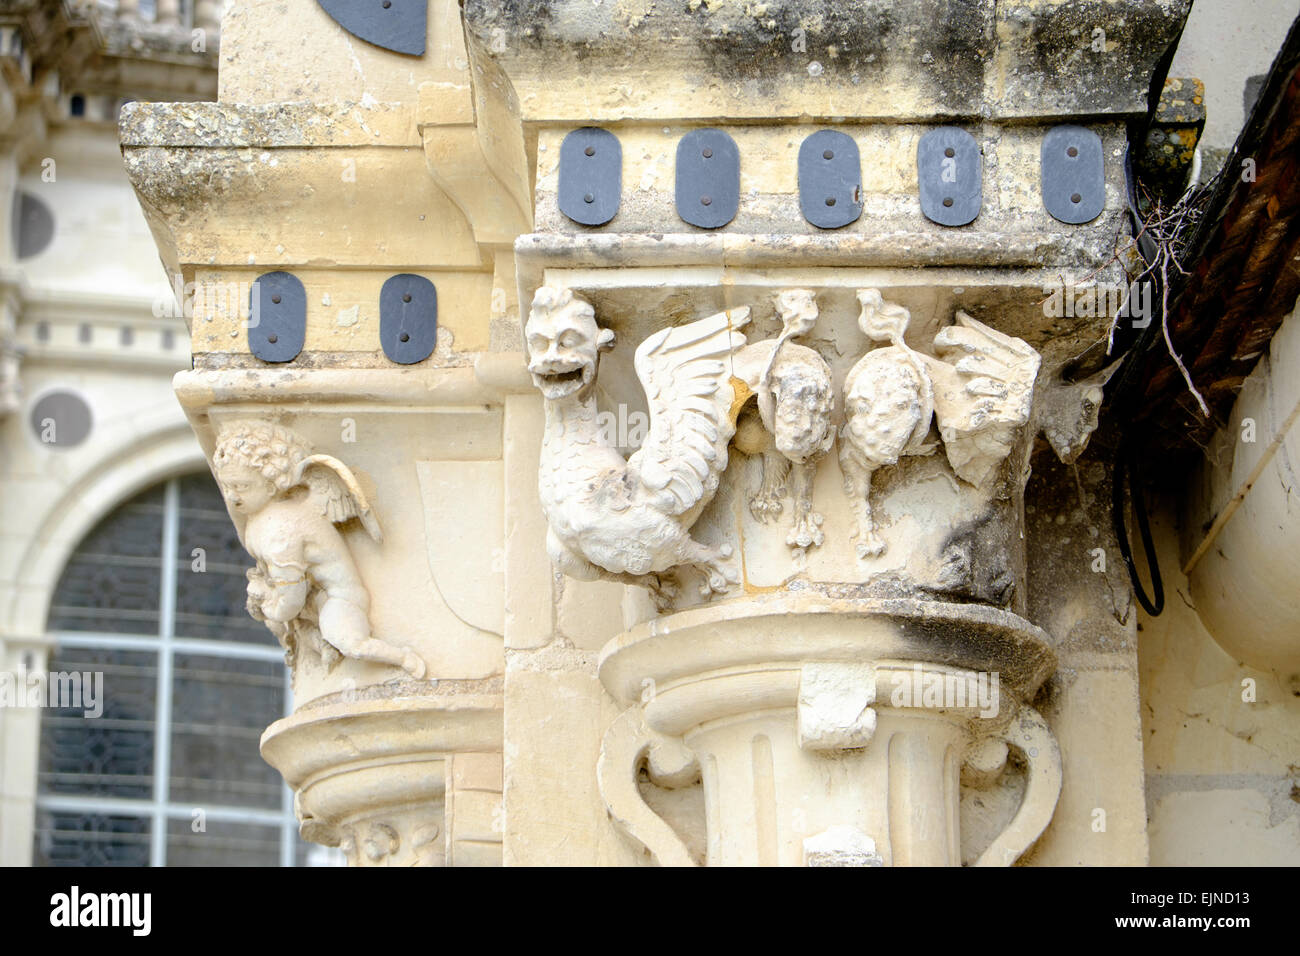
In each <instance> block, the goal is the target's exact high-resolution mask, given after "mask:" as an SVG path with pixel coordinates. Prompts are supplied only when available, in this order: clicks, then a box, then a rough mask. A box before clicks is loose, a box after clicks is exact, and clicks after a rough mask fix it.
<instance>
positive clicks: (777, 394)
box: [771, 346, 835, 461]
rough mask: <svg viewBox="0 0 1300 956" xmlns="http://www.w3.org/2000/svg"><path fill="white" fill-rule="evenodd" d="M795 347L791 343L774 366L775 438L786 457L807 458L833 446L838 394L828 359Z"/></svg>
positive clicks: (773, 420) (799, 459)
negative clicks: (836, 397) (833, 410)
mask: <svg viewBox="0 0 1300 956" xmlns="http://www.w3.org/2000/svg"><path fill="white" fill-rule="evenodd" d="M795 348H796V347H795V346H787V348H786V350H785V351H783V352H782V354H781V357H780V358H779V359H778V360H777V362H776V364H775V365H774V366H773V368H772V379H771V383H772V384H771V388H772V399H773V401H772V404H773V406H774V407H773V410H772V415H771V417H772V437H773V440H774V441H775V442H776V448H777V451H779V452H781V454H783V455H784V456H785V457H786V458H789V459H790V460H791V461H804V460H806V459H808V458H810V457H812V456H814V455H818V454H820V453H822V452H824V451H826V450H827V448H829V447H830V443H831V440H832V439H833V437H834V431H833V429H832V428H831V409H832V407H833V406H834V403H835V396H834V390H833V388H832V384H831V371H830V368H829V367H828V366H827V365H826V363H825V361H823V360H822V358H821V357H820V356H818V355H816V354H815V353H812V351H811V350H810V349H799V350H798V351H795Z"/></svg>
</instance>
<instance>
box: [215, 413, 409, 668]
mask: <svg viewBox="0 0 1300 956" xmlns="http://www.w3.org/2000/svg"><path fill="white" fill-rule="evenodd" d="M212 463H213V471H214V472H215V474H216V477H217V482H218V484H219V485H220V486H221V490H222V494H223V495H224V496H225V499H226V504H227V506H228V507H229V508H230V510H231V513H232V514H233V516H234V517H235V523H236V526H237V527H238V529H239V532H240V539H241V541H242V542H243V544H244V547H245V548H246V549H247V550H248V553H249V554H250V555H252V557H253V559H254V560H255V561H256V562H257V563H256V564H255V565H254V566H253V567H252V568H250V569H249V570H248V602H247V606H248V612H249V614H251V615H252V616H253V617H254V618H256V619H257V620H259V621H263V622H265V623H266V626H267V627H268V628H269V629H270V631H271V633H273V634H274V635H275V636H276V637H277V638H278V639H279V641H280V643H281V645H283V647H284V649H285V654H286V659H287V661H288V663H289V666H290V667H293V666H294V665H295V664H296V663H297V661H298V658H299V655H300V653H301V652H302V650H303V649H304V648H307V649H310V650H311V651H312V652H313V653H315V654H316V655H317V656H318V657H319V658H320V659H321V661H322V662H323V663H324V664H325V665H326V666H327V667H332V666H334V665H335V664H337V663H338V661H339V660H340V659H341V658H343V657H350V658H354V659H356V660H364V661H374V662H378V663H383V664H392V665H395V666H398V667H401V668H402V669H403V670H405V671H407V672H408V673H410V674H411V675H412V676H414V677H417V678H418V677H423V676H424V671H425V665H424V661H423V660H422V659H421V658H420V657H419V656H418V655H417V654H415V653H414V652H412V651H409V650H405V649H403V648H400V647H396V646H394V645H392V644H389V643H388V642H387V641H382V640H379V639H378V638H376V637H374V635H373V634H372V633H371V626H370V617H369V612H370V594H369V592H368V591H367V590H366V586H365V582H364V581H362V579H361V575H360V573H359V572H358V570H357V566H356V562H355V561H354V560H353V557H352V553H351V550H350V548H349V546H348V543H347V540H346V539H345V538H344V536H343V535H342V534H341V533H340V526H342V525H344V524H346V523H348V522H350V521H353V520H356V521H358V522H359V523H360V524H361V526H362V527H363V528H364V529H365V530H366V532H367V533H368V534H369V535H370V536H371V537H372V538H373V539H374V540H375V541H376V542H380V541H382V533H381V532H380V528H379V522H378V520H377V519H376V518H375V515H374V512H373V510H372V508H371V506H370V502H369V501H368V500H367V498H366V495H365V493H364V492H363V491H362V489H361V485H360V483H359V482H358V481H357V478H356V476H355V475H354V474H353V473H352V471H351V470H350V469H349V468H348V467H347V466H346V465H345V464H343V462H341V461H339V460H338V459H337V458H334V457H332V456H330V455H321V454H314V453H313V452H312V449H311V448H310V447H308V445H307V443H306V442H305V441H304V440H303V439H302V438H301V437H300V436H298V435H296V434H295V433H294V432H292V431H290V430H289V429H287V428H283V427H281V426H279V425H273V424H270V423H267V422H259V421H239V422H231V423H228V424H227V425H225V426H224V427H223V428H222V429H221V431H220V432H219V433H218V436H217V444H216V449H215V451H214V452H213V456H212Z"/></svg>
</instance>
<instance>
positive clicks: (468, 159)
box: [416, 5, 532, 249]
mask: <svg viewBox="0 0 1300 956" xmlns="http://www.w3.org/2000/svg"><path fill="white" fill-rule="evenodd" d="M453 6H454V5H453ZM447 26H448V28H449V29H454V30H455V31H457V32H456V37H455V40H454V41H449V43H454V44H459V45H458V46H457V51H458V52H459V54H460V55H459V56H456V57H454V59H455V61H456V63H455V65H456V66H460V65H461V64H465V66H464V68H463V69H460V70H448V71H443V72H444V73H445V74H446V76H445V78H441V79H437V80H430V81H428V82H425V83H422V84H420V103H419V108H418V112H417V114H416V126H417V128H418V129H419V131H420V139H421V141H422V142H423V144H424V155H425V159H426V161H427V162H428V167H429V172H430V173H431V174H432V176H433V178H434V180H435V181H436V182H437V184H438V186H439V187H441V188H442V190H443V191H444V192H446V194H447V195H448V196H449V197H450V198H451V200H452V201H453V202H454V203H455V204H456V205H457V206H458V207H459V208H460V210H461V212H463V213H464V214H465V218H466V219H468V220H469V222H470V225H471V227H472V229H473V231H474V238H475V239H476V240H477V242H478V243H479V245H480V246H488V247H492V248H495V249H509V248H510V247H511V246H512V244H513V243H514V241H515V238H516V237H517V236H520V235H523V234H524V233H527V232H528V231H529V230H530V229H531V228H532V198H531V189H530V186H529V172H528V170H529V166H528V158H527V153H526V150H525V147H524V133H523V125H522V123H521V122H520V119H519V106H518V103H517V102H516V100H515V97H514V92H513V90H512V89H511V87H510V81H509V80H508V79H507V78H506V76H505V74H504V73H502V72H501V70H500V68H499V67H498V66H497V65H496V64H495V63H494V62H493V61H492V60H491V59H490V58H488V57H486V56H482V55H477V56H476V55H473V52H472V51H470V50H467V49H466V47H465V46H464V45H463V41H462V35H461V33H460V32H459V31H461V30H462V26H461V24H460V21H459V17H457V18H456V20H455V22H454V23H451V22H448V23H447Z"/></svg>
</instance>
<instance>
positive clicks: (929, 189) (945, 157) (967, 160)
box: [916, 126, 984, 226]
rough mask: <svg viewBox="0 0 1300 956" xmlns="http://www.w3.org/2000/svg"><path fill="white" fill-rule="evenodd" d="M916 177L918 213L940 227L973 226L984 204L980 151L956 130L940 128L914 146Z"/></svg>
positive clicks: (971, 139) (969, 139) (975, 143)
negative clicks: (918, 190) (969, 224)
mask: <svg viewBox="0 0 1300 956" xmlns="http://www.w3.org/2000/svg"><path fill="white" fill-rule="evenodd" d="M916 176H917V183H918V185H919V186H920V190H921V212H923V213H925V218H927V219H929V220H930V221H932V222H937V223H938V224H939V225H941V226H964V225H966V224H968V223H971V222H974V221H975V217H976V216H978V215H979V214H980V204H981V203H982V202H983V200H984V189H983V168H982V164H981V162H980V147H979V144H978V143H977V142H975V137H974V136H972V135H971V134H970V133H968V132H966V131H965V130H964V129H959V128H958V127H956V126H940V127H939V128H938V129H932V130H930V132H928V133H926V134H925V135H924V136H922V137H921V141H920V142H919V143H917V145H916Z"/></svg>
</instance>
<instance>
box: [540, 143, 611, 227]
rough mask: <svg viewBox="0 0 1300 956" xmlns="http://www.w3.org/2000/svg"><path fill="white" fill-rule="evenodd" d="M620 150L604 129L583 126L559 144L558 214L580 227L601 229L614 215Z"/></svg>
mask: <svg viewBox="0 0 1300 956" xmlns="http://www.w3.org/2000/svg"><path fill="white" fill-rule="evenodd" d="M622 193H623V147H622V145H621V144H620V143H619V141H618V137H617V136H615V135H614V134H613V133H611V132H610V131H609V130H607V129H598V128H596V127H595V126H584V127H582V128H581V129H575V130H573V131H572V132H571V133H569V135H567V136H565V137H564V142H563V143H561V144H560V182H559V186H558V188H557V196H556V201H557V202H558V203H559V206H560V212H562V213H564V214H565V215H566V216H568V217H569V218H570V219H572V220H573V221H574V222H576V223H579V224H581V225H583V226H603V225H605V223H607V222H609V221H610V220H611V219H613V218H614V216H615V215H616V214H617V213H618V206H619V202H620V197H621V196H622Z"/></svg>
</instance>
